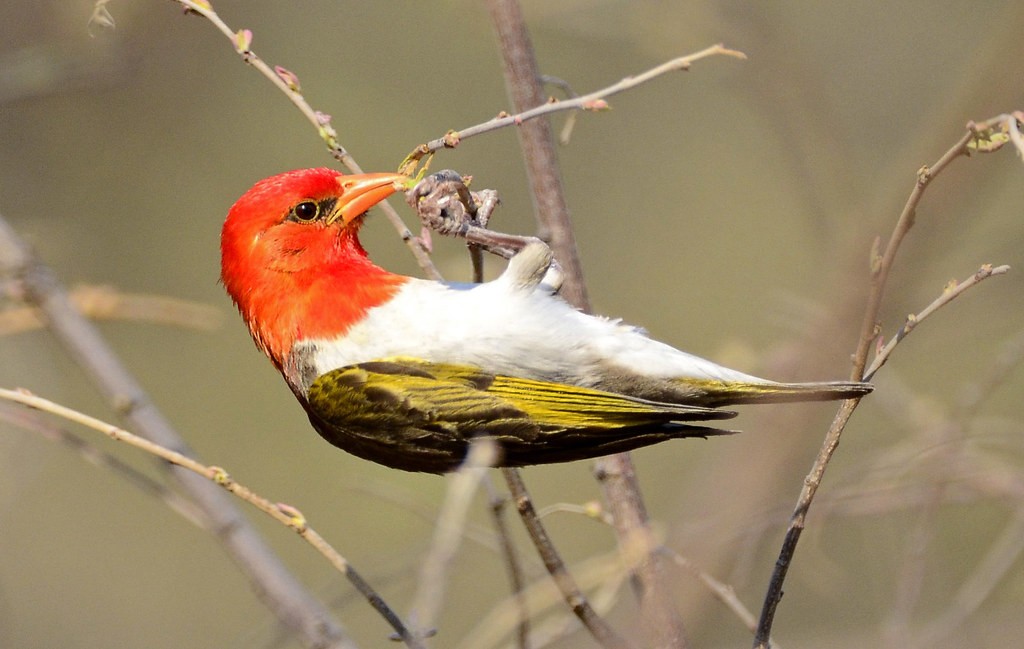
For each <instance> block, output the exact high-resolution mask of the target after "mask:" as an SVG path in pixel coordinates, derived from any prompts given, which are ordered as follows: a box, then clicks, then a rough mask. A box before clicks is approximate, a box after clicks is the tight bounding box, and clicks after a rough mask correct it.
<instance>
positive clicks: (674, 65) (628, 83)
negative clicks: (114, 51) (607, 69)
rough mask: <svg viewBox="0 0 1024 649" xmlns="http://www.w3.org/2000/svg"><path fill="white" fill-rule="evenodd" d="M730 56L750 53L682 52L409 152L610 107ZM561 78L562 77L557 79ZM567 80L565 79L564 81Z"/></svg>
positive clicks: (418, 154) (718, 47) (721, 47)
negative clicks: (617, 98) (671, 76)
mask: <svg viewBox="0 0 1024 649" xmlns="http://www.w3.org/2000/svg"><path fill="white" fill-rule="evenodd" d="M717 55H723V56H731V57H733V58H737V59H746V58H747V55H746V54H744V53H743V52H740V51H738V50H733V49H729V48H727V47H725V46H724V45H722V44H721V43H716V44H715V45H712V46H711V47H707V48H705V49H703V50H700V51H699V52H694V53H693V54H688V55H686V56H680V57H678V58H674V59H671V60H669V61H666V62H664V63H662V64H661V65H658V66H655V67H653V68H651V69H649V70H646V71H644V72H641V73H640V74H638V75H636V76H632V77H626V78H624V79H622V80H621V81H619V82H617V83H613V84H612V85H610V86H607V87H605V88H601V89H600V90H595V91H594V92H591V93H589V94H586V95H575V96H571V97H570V98H569V99H562V100H556V99H549V100H547V101H545V102H543V103H541V102H536V103H534V104H532V105H533V106H534V107H533V108H529V109H519V108H517V109H516V111H517V112H516V113H515V114H513V115H508V114H500V115H498V116H497V117H495V118H493V119H491V120H488V121H486V122H483V123H480V124H475V125H473V126H469V127H467V128H464V129H460V130H458V131H449V132H448V133H445V134H444V135H443V136H441V137H439V138H437V139H434V140H430V141H429V142H426V143H424V144H421V145H419V146H418V147H417V148H416V149H414V150H413V152H412V153H411V154H410V158H412V159H417V160H418V159H420V158H421V157H423V156H425V155H427V154H428V153H433V152H434V151H438V150H440V149H453V148H455V147H457V146H458V145H459V144H460V143H461V142H462V141H463V140H467V139H469V138H471V137H475V136H477V135H483V134H484V133H490V132H492V131H496V130H498V129H502V128H506V127H509V126H520V125H522V124H523V123H525V122H528V121H530V120H532V119H537V118H538V117H545V116H547V115H553V114H555V113H560V112H563V111H574V112H575V111H592V112H598V111H603V110H610V106H609V105H608V103H607V102H605V101H604V100H605V99H606V98H607V97H611V96H613V95H617V94H619V93H621V92H625V91H627V90H632V89H633V88H636V87H637V86H640V85H643V84H645V83H647V82H648V81H652V80H653V79H655V78H657V77H660V76H662V75H664V74H668V73H669V72H678V71H683V72H685V71H688V70H689V69H690V67H691V65H693V64H694V63H696V62H697V61H700V60H701V59H706V58H708V57H711V56H717ZM541 78H542V80H544V81H546V82H549V83H550V82H552V79H551V77H541ZM555 81H561V80H555ZM561 83H563V84H564V82H561ZM559 85H560V84H559Z"/></svg>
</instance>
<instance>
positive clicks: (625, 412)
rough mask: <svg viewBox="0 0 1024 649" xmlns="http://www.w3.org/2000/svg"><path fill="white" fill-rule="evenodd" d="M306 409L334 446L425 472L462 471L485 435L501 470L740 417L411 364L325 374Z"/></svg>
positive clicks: (701, 430)
mask: <svg viewBox="0 0 1024 649" xmlns="http://www.w3.org/2000/svg"><path fill="white" fill-rule="evenodd" d="M306 407H307V410H308V411H309V414H310V419H311V420H312V421H313V424H314V426H316V428H317V430H318V431H320V433H321V434H322V435H323V436H324V437H325V438H327V439H328V441H330V442H331V443H333V444H335V445H337V446H340V447H342V448H345V449H346V450H349V451H350V452H352V453H355V454H356V455H360V456H362V457H367V458H368V459H372V460H374V461H377V462H381V463H382V464H387V465H389V466H396V467H397V468H411V469H412V470H426V471H435V470H441V471H443V470H448V469H450V468H452V467H453V466H455V465H457V464H458V462H459V461H461V458H462V457H463V456H464V454H465V450H466V444H467V443H468V441H469V440H470V439H472V438H473V437H476V436H481V435H483V436H488V437H492V438H494V439H496V440H497V441H498V442H499V443H500V444H501V446H502V449H503V452H504V461H503V463H504V464H509V465H511V464H515V465H522V464H537V463H546V462H559V461H567V460H571V459H580V458H584V457H594V456H597V455H604V454H607V453H611V452H617V451H620V450H628V449H630V448H636V447H639V446H644V445H646V444H653V443H655V442H657V441H662V440H665V439H670V438H673V437H686V436H706V435H710V434H719V433H721V432H723V431H717V430H715V429H709V428H705V427H702V426H693V425H689V424H687V423H685V422H689V421H699V420H709V419H725V418H729V417H732V416H734V415H735V413H733V412H729V411H722V410H714V409H711V408H704V407H699V406H688V405H677V404H668V403H660V402H654V401H647V400H644V399H637V398H633V397H629V396H624V395H620V394H615V393H610V392H603V391H601V390H593V389H588V388H581V387H577V386H571V385H563V384H559V383H552V382H548V381H537V380H533V379H524V378H518V377H509V376H501V375H494V374H490V373H488V372H484V371H483V370H481V369H479V368H476V367H471V366H462V365H447V364H437V363H427V362H424V361H420V360H414V359H387V360H382V361H373V362H368V363H360V364H357V365H352V366H348V367H344V368H339V369H336V370H333V371H331V372H328V373H326V374H324V375H322V376H320V377H319V378H317V379H316V381H314V382H313V384H312V386H311V387H310V389H309V392H308V394H307V403H306ZM421 465H423V466H426V468H423V466H421Z"/></svg>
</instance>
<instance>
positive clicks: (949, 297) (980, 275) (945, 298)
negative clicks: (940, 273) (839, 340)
mask: <svg viewBox="0 0 1024 649" xmlns="http://www.w3.org/2000/svg"><path fill="white" fill-rule="evenodd" d="M1009 270H1010V267H1009V266H995V267H993V266H992V264H985V265H984V266H982V267H981V268H979V269H978V270H977V272H975V273H974V274H973V275H971V276H970V277H968V278H967V279H965V280H964V281H962V282H957V281H956V280H953V281H951V282H950V283H949V284H946V287H945V288H944V289H943V290H942V295H940V296H939V297H937V298H935V301H933V302H932V303H931V304H929V305H928V306H926V307H925V308H924V309H922V310H921V312H920V313H917V314H913V315H910V316H907V321H906V322H904V323H903V326H902V327H900V328H899V331H897V332H896V335H895V336H893V337H892V338H891V339H890V340H889V342H887V343H886V344H885V346H884V347H882V349H881V350H880V351H879V352H878V354H876V355H875V360H874V361H872V362H871V366H870V367H869V368H868V369H867V371H866V372H865V373H864V380H865V381H870V380H871V377H873V376H874V375H875V372H877V371H878V370H879V369H881V367H882V366H883V365H885V363H886V361H888V360H889V356H890V355H891V354H892V352H893V350H894V349H896V345H898V344H899V343H900V342H901V341H902V340H903V339H904V338H906V337H907V336H908V335H909V334H910V332H911V331H913V330H914V329H915V328H916V327H917V325H919V324H921V323H922V322H923V321H924V320H925V319H926V318H927V317H928V316H930V315H932V314H933V313H935V311H936V310H938V309H939V308H941V307H943V306H945V305H946V304H949V303H950V302H952V301H953V300H955V299H956V298H958V297H960V295H962V294H963V293H964V291H966V290H967V289H969V288H971V287H972V286H976V285H978V284H979V283H980V282H982V281H983V280H986V279H988V278H989V277H992V276H993V275H1002V274H1004V273H1006V272H1008V271H1009Z"/></svg>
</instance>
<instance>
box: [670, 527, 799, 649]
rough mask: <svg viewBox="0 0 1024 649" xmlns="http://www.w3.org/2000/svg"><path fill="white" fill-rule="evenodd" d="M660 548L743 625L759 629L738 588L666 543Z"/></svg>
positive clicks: (773, 644) (774, 646)
mask: <svg viewBox="0 0 1024 649" xmlns="http://www.w3.org/2000/svg"><path fill="white" fill-rule="evenodd" d="M658 550H659V551H660V552H661V553H662V554H664V555H665V556H667V557H669V558H670V559H671V560H672V562H673V563H675V564H676V565H677V566H679V567H680V568H682V569H683V570H685V571H687V572H688V573H690V574H691V575H693V576H694V577H696V578H697V579H698V580H699V581H700V583H702V584H703V585H704V587H705V588H707V589H708V590H709V591H711V594H712V595H714V596H715V599H717V600H718V601H720V602H722V603H723V604H725V606H726V608H728V609H729V610H730V611H732V612H733V613H734V614H735V615H736V617H738V618H739V619H740V622H742V623H743V626H745V627H747V629H748V630H749V631H750V632H751V633H753V632H754V631H756V630H757V618H756V617H754V614H753V613H751V612H750V609H748V608H747V607H746V606H745V605H744V604H743V602H742V601H740V598H739V597H737V596H736V589H734V588H733V587H732V586H730V585H729V584H726V583H724V582H721V581H719V580H717V579H715V578H714V577H712V576H711V575H710V574H708V573H707V572H705V571H703V570H701V569H700V568H699V567H697V565H695V564H694V563H693V562H692V561H690V560H689V559H687V558H686V557H684V556H683V555H681V554H679V553H678V552H676V551H675V550H672V549H670V548H667V547H665V546H664V545H662V546H661V547H660V548H658ZM768 646H769V647H771V649H782V648H781V647H779V645H778V644H777V643H776V642H775V641H769V643H768Z"/></svg>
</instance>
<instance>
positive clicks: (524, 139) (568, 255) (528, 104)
mask: <svg viewBox="0 0 1024 649" xmlns="http://www.w3.org/2000/svg"><path fill="white" fill-rule="evenodd" d="M487 6H488V8H489V10H490V12H491V19H492V22H493V23H494V28H495V31H496V32H497V35H498V40H499V42H500V45H501V55H502V59H503V61H504V64H505V84H506V86H507V87H508V92H509V95H510V97H511V98H512V104H513V110H514V111H515V112H522V111H524V110H527V109H529V108H533V107H535V106H539V105H541V104H543V103H544V101H545V98H544V94H543V91H542V86H541V81H540V78H541V75H540V70H539V68H538V66H537V60H536V57H535V56H534V51H533V44H532V43H531V41H530V35H529V32H528V30H527V28H526V23H525V21H524V20H523V14H522V11H521V9H520V6H519V2H518V0H488V2H487ZM518 133H519V142H520V146H521V147H522V150H523V157H524V159H525V161H526V168H527V174H528V176H529V179H530V186H531V189H532V193H533V197H534V207H535V209H536V218H537V221H538V223H539V224H540V227H541V229H542V230H543V234H545V235H547V236H546V237H545V238H547V239H548V240H549V242H550V244H551V248H552V249H553V251H554V253H555V257H556V258H557V259H558V261H559V263H560V264H561V265H562V271H563V272H564V273H565V282H564V284H563V285H562V291H561V293H562V296H563V297H565V299H566V300H568V301H569V302H570V303H571V304H573V305H574V306H576V307H577V308H579V309H581V310H583V311H589V310H590V303H589V300H588V298H587V293H586V288H585V287H584V283H583V272H582V268H581V266H580V261H579V255H578V253H577V250H576V239H575V236H574V235H573V230H572V223H571V221H570V219H569V209H568V207H567V205H566V202H565V193H564V191H563V188H562V179H561V175H560V174H559V171H558V159H557V156H556V155H555V145H554V139H553V137H552V134H551V125H550V123H549V122H548V120H547V119H536V120H531V121H529V122H525V123H523V124H522V125H520V126H519V127H518ZM597 473H598V475H599V476H601V480H600V482H601V485H602V487H603V488H604V493H605V499H606V500H607V501H608V503H609V509H610V511H611V512H612V515H613V517H614V521H615V531H616V533H617V535H618V541H619V548H620V550H622V551H630V549H631V548H635V547H637V546H636V543H637V541H640V542H641V543H643V545H642V547H643V548H644V549H645V551H646V552H647V556H646V557H645V558H644V559H642V560H640V561H637V562H631V565H633V566H634V568H633V575H632V584H633V589H634V592H635V593H636V595H637V598H638V600H639V602H640V617H641V624H640V626H641V628H642V629H643V630H644V633H645V634H646V636H647V639H648V642H649V643H650V644H651V645H654V646H657V647H661V648H666V649H668V648H680V647H685V646H686V640H685V637H686V634H685V629H684V627H683V622H682V619H681V618H680V617H679V613H678V611H676V609H675V607H674V606H673V605H672V600H671V598H670V597H669V596H668V588H667V587H666V585H665V581H664V576H663V575H664V571H662V570H660V569H659V566H660V564H661V562H662V559H661V557H660V556H659V555H657V554H652V553H651V552H650V551H649V550H650V548H651V547H652V546H651V543H653V536H652V534H651V532H650V528H649V526H648V520H647V511H646V508H645V507H644V503H643V496H642V495H641V493H640V484H639V482H638V481H637V478H636V471H635V469H634V467H633V461H632V459H630V456H629V454H627V453H620V454H618V455H612V456H609V457H607V458H602V459H601V460H598V465H597Z"/></svg>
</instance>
